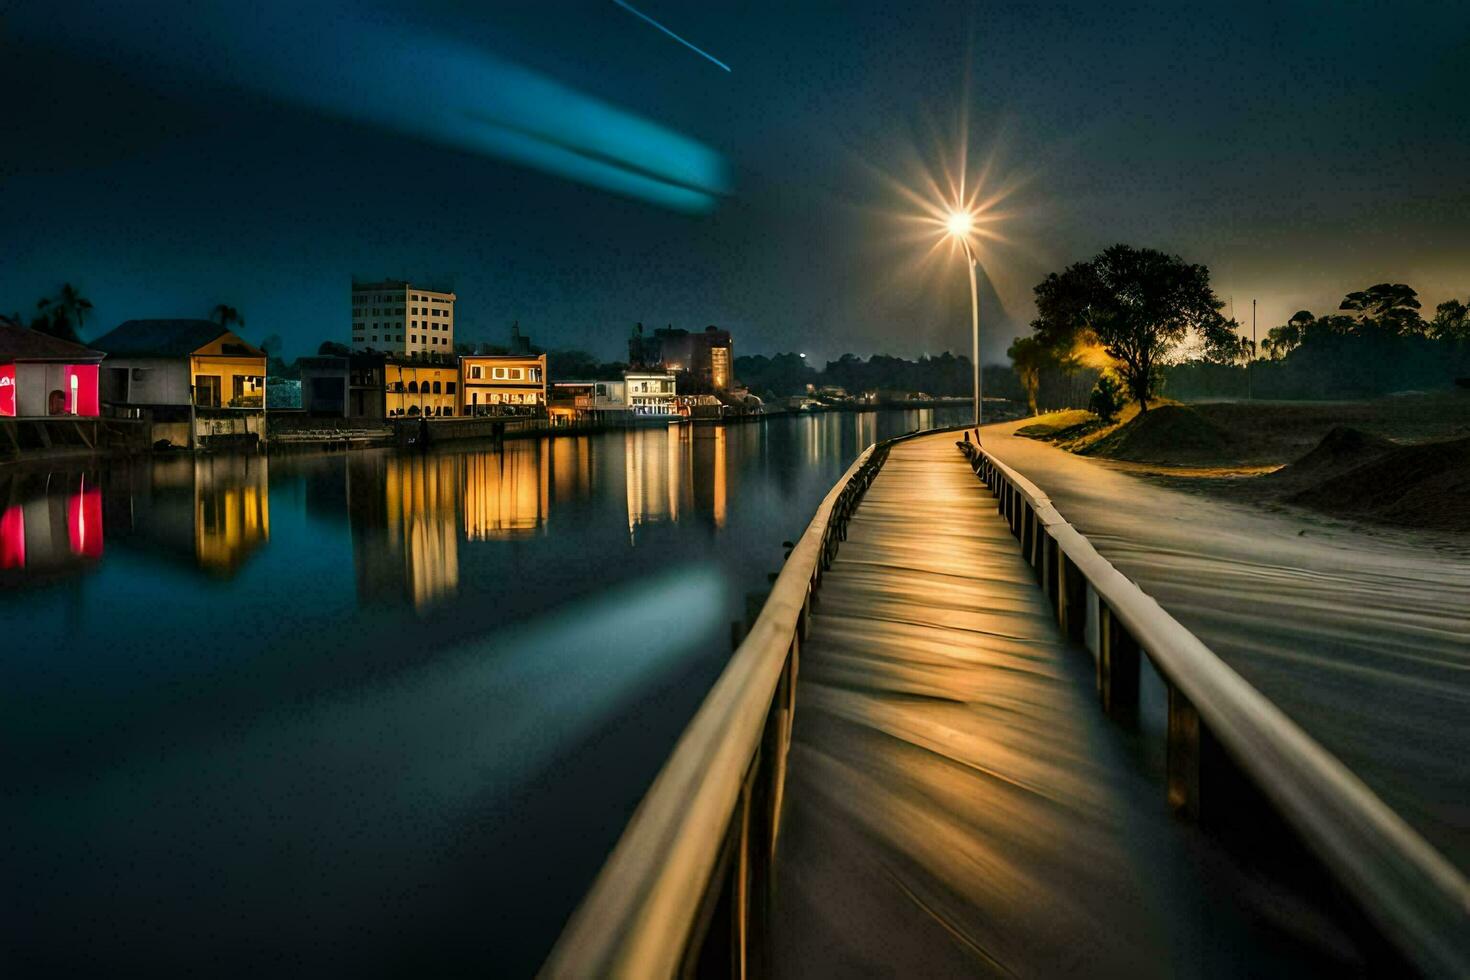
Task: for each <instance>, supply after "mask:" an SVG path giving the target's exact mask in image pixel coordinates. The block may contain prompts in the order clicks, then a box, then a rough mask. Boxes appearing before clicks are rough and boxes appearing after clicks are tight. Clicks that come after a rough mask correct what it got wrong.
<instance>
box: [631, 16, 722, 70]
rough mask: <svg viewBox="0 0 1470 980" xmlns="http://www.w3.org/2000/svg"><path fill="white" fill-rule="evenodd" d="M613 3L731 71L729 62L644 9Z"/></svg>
mask: <svg viewBox="0 0 1470 980" xmlns="http://www.w3.org/2000/svg"><path fill="white" fill-rule="evenodd" d="M613 3H615V4H617V5H618V6H619V7H622V8H623V9H624V10H626V11H627V12H628V13H630V14H632V15H633V16H634V17H637V18H638V19H639V20H641V21H644V22H645V23H648V24H652V25H653V26H654V27H657V28H658V29H659V30H661V31H663V32H664V33H665V34H667V35H668V36H669V37H671V38H673V39H674V40H675V41H678V42H679V43H680V44H682V45H684V47H686V48H688V49H689V50H690V51H693V52H694V53H695V54H697V55H699V56H700V57H701V58H704V59H706V60H708V61H712V62H714V63H715V64H717V65H719V66H720V67H721V68H723V69H725V70H726V71H730V66H729V65H727V64H725V63H724V62H723V61H721V60H720V59H719V58H716V57H715V56H714V55H712V54H710V53H709V52H708V51H705V50H704V49H703V48H699V47H696V46H694V45H693V44H690V43H689V42H688V41H686V40H684V39H683V38H682V37H680V36H679V35H677V34H675V33H674V32H673V31H671V30H669V29H668V28H667V27H665V26H664V25H662V24H660V23H659V22H658V21H656V20H654V19H653V18H652V17H650V16H648V15H647V14H645V13H644V12H643V11H641V10H638V9H637V8H636V7H633V6H631V5H629V4H626V3H624V2H623V0H613Z"/></svg>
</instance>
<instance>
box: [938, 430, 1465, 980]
mask: <svg viewBox="0 0 1470 980" xmlns="http://www.w3.org/2000/svg"><path fill="white" fill-rule="evenodd" d="M977 443H978V439H977V440H976V441H975V442H972V441H971V436H969V435H967V436H966V438H965V439H964V440H963V441H962V442H961V444H960V445H961V449H962V450H963V451H964V452H965V454H966V455H967V456H968V457H969V458H970V461H971V465H972V467H973V469H974V470H975V473H976V475H977V476H978V477H979V478H980V479H981V480H982V481H984V483H985V484H986V486H988V487H989V488H990V490H991V491H992V492H993V493H994V494H995V496H996V498H997V500H998V506H999V510H1000V513H1001V515H1002V516H1003V517H1004V518H1005V519H1006V520H1007V521H1008V522H1009V523H1010V527H1011V530H1012V532H1013V533H1014V534H1015V535H1016V537H1017V538H1018V539H1019V540H1020V545H1021V552H1022V555H1023V556H1024V557H1025V558H1026V560H1027V561H1028V562H1029V563H1030V564H1031V566H1032V567H1033V568H1034V569H1035V570H1036V576H1037V579H1038V581H1039V582H1040V583H1041V585H1042V587H1043V588H1044V589H1045V591H1046V594H1047V596H1048V597H1049V598H1050V599H1051V600H1052V601H1053V603H1054V604H1055V606H1056V610H1057V619H1058V622H1059V623H1060V624H1061V626H1062V628H1063V629H1064V630H1065V631H1066V632H1067V633H1069V634H1070V635H1071V636H1072V637H1073V638H1075V639H1076V640H1077V641H1078V642H1080V643H1082V644H1084V645H1085V646H1086V647H1087V649H1088V650H1089V651H1090V652H1091V653H1092V655H1093V658H1094V661H1095V663H1096V666H1097V681H1098V685H1097V686H1098V692H1099V697H1100V699H1101V702H1102V707H1103V710H1104V711H1107V712H1108V713H1110V714H1113V715H1127V714H1129V713H1132V712H1136V710H1137V707H1138V693H1139V676H1140V668H1141V660H1140V658H1141V657H1147V658H1148V660H1149V662H1151V663H1152V664H1153V666H1154V668H1155V669H1156V670H1157V672H1158V674H1159V676H1160V677H1161V678H1162V680H1163V682H1164V684H1165V686H1166V687H1167V690H1168V727H1167V732H1168V735H1167V738H1168V753H1167V759H1168V761H1167V765H1166V768H1167V785H1168V797H1169V801H1170V802H1171V803H1172V804H1173V805H1174V806H1175V808H1176V809H1178V810H1179V811H1180V812H1182V813H1183V814H1185V815H1186V816H1190V817H1194V818H1206V817H1209V816H1210V815H1211V813H1212V811H1214V812H1218V811H1220V810H1229V809H1231V808H1234V807H1237V806H1240V805H1242V798H1243V797H1244V798H1248V800H1247V802H1246V803H1245V804H1244V805H1246V806H1250V805H1253V804H1254V803H1255V802H1256V801H1260V804H1261V805H1264V806H1266V807H1268V808H1269V809H1270V810H1271V811H1272V812H1273V813H1274V815H1275V816H1277V817H1279V818H1280V819H1282V820H1283V821H1284V822H1285V824H1286V825H1287V827H1288V828H1289V829H1290V831H1292V832H1294V834H1295V836H1296V837H1297V838H1298V839H1299V840H1300V841H1302V842H1304V843H1305V845H1306V846H1307V847H1308V848H1310V850H1311V852H1312V854H1313V856H1314V857H1315V859H1316V861H1317V864H1318V865H1319V866H1320V867H1321V868H1322V869H1323V870H1325V871H1326V873H1327V874H1328V875H1329V876H1330V877H1331V879H1333V880H1335V882H1336V883H1337V885H1338V886H1339V887H1340V888H1341V889H1342V890H1343V891H1344V892H1345V893H1346V894H1347V896H1348V898H1349V899H1350V902H1351V904H1352V905H1353V906H1354V908H1355V909H1356V910H1357V911H1358V912H1360V913H1362V914H1363V915H1364V916H1365V917H1366V919H1367V920H1368V922H1369V924H1370V925H1371V926H1372V928H1373V929H1375V930H1376V931H1377V932H1378V933H1380V934H1381V937H1382V938H1383V939H1384V940H1386V942H1387V944H1388V946H1389V948H1390V950H1391V951H1392V954H1393V956H1394V958H1402V959H1403V960H1405V961H1407V963H1408V964H1411V965H1412V966H1413V967H1415V968H1417V969H1418V970H1420V971H1422V972H1424V973H1425V974H1427V975H1431V976H1446V977H1470V887H1467V883H1466V880H1465V878H1464V876H1463V875H1462V874H1461V873H1460V872H1459V871H1458V870H1457V869H1456V868H1455V867H1454V866H1453V865H1451V864H1450V863H1449V862H1448V861H1446V860H1445V859H1444V857H1442V856H1441V855H1440V854H1439V853H1438V852H1437V851H1436V850H1434V848H1433V847H1431V846H1430V845H1429V843H1428V842H1426V841H1425V840H1424V839H1423V838H1422V837H1421V836H1420V835H1419V834H1418V833H1416V832H1415V831H1414V830H1413V829H1412V828H1411V827H1409V825H1408V824H1406V823H1405V822H1404V821H1403V819H1402V818H1400V817H1399V816H1398V814H1396V813H1394V812H1393V811H1392V810H1391V809H1389V807H1388V806H1387V805H1386V804H1384V802H1383V801H1382V800H1380V799H1379V798H1378V797H1377V796H1376V795H1375V794H1374V793H1373V792H1372V791H1371V790H1370V789H1369V788H1368V787H1367V786H1365V785H1364V784H1363V782H1362V781H1361V780H1359V779H1358V778H1357V777H1356V776H1355V775H1353V773H1352V772H1350V771H1349V770H1348V769H1347V767H1346V766H1344V765H1343V764H1342V763H1341V762H1340V761H1338V760H1337V758H1335V757H1334V756H1333V755H1331V754H1330V753H1328V752H1327V751H1326V750H1325V749H1323V748H1322V747H1321V746H1320V745H1318V744H1317V743H1316V742H1315V741H1313V740H1312V738H1311V737H1310V736H1308V735H1307V734H1306V733H1305V732H1303V731H1302V730H1301V729H1300V728H1299V727H1298V726H1297V725H1296V724H1295V723H1294V722H1293V721H1292V720H1291V719H1290V718H1288V717H1287V716H1286V715H1285V714H1284V713H1283V712H1282V711H1281V710H1280V709H1279V708H1277V707H1276V706H1275V705H1274V704H1273V703H1271V702H1270V701H1269V700H1267V699H1266V697H1265V696H1263V695H1262V694H1261V693H1260V692H1259V691H1257V690H1256V689H1255V688H1254V687H1252V686H1251V685H1250V684H1249V683H1247V682H1246V680H1245V679H1244V678H1242V677H1241V676H1240V675H1239V674H1237V673H1236V672H1235V671H1234V670H1232V669H1231V668H1230V667H1229V666H1227V665H1226V664H1225V662H1224V661H1222V660H1221V659H1220V658H1219V657H1217V656H1216V655H1215V654H1214V653H1213V652H1212V651H1211V650H1210V649H1209V648H1208V647H1206V646H1205V645H1204V643H1202V642H1201V641H1200V640H1199V639H1198V638H1197V637H1195V636H1194V635H1193V634H1192V633H1190V632H1189V631H1188V630H1187V629H1185V628H1184V627H1183V626H1182V625H1180V623H1179V622H1178V621H1177V620H1175V619H1174V617H1172V616H1170V615H1169V614H1168V613H1167V612H1165V611H1164V609H1163V608H1162V607H1160V606H1159V604H1158V603H1157V602H1156V601H1154V600H1153V599H1152V598H1150V597H1149V596H1147V595H1146V594H1144V592H1143V591H1142V590H1141V589H1139V587H1138V586H1137V585H1136V584H1134V583H1133V582H1132V581H1130V580H1129V579H1128V578H1126V577H1125V576H1124V575H1123V574H1122V573H1121V572H1119V571H1118V570H1117V569H1116V568H1114V567H1113V565H1112V563H1111V562H1109V561H1108V560H1107V559H1105V558H1103V557H1102V556H1101V555H1099V554H1098V553H1097V551H1096V550H1095V549H1094V548H1093V547H1092V545H1091V543H1089V542H1088V540H1087V539H1086V538H1085V537H1083V536H1082V535H1081V534H1080V533H1078V531H1077V530H1076V529H1075V528H1074V527H1072V525H1071V524H1069V523H1067V521H1066V519H1065V518H1063V517H1062V516H1061V515H1060V514H1059V513H1057V511H1056V508H1054V507H1053V506H1052V504H1051V501H1050V500H1049V499H1048V498H1047V496H1046V495H1045V494H1043V493H1042V492H1041V491H1040V490H1039V489H1038V488H1037V487H1036V486H1035V485H1034V484H1032V483H1031V482H1030V481H1028V480H1027V479H1026V478H1025V477H1023V476H1021V475H1020V474H1019V473H1017V472H1016V471H1015V470H1013V469H1011V468H1010V467H1008V466H1006V465H1005V464H1004V463H1002V462H1001V461H1000V460H998V459H996V458H995V457H994V456H992V455H991V454H990V453H988V452H985V451H984V450H983V449H981V448H979V447H978V445H977ZM1247 819H1248V818H1247ZM1357 938H1361V937H1357Z"/></svg>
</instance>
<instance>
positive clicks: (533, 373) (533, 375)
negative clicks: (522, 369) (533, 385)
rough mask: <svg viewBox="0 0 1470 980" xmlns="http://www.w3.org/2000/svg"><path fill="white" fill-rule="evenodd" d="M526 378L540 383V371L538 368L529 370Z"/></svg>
mask: <svg viewBox="0 0 1470 980" xmlns="http://www.w3.org/2000/svg"><path fill="white" fill-rule="evenodd" d="M528 376H529V377H530V379H531V380H532V381H540V380H541V369H540V368H538V367H534V368H531V369H530V371H529V372H528Z"/></svg>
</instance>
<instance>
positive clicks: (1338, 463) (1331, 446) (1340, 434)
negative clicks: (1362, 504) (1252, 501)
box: [1267, 425, 1399, 487]
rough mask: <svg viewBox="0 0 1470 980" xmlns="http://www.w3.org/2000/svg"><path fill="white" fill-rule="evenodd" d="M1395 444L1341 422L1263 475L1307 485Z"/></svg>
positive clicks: (1359, 463)
mask: <svg viewBox="0 0 1470 980" xmlns="http://www.w3.org/2000/svg"><path fill="white" fill-rule="evenodd" d="M1398 448H1399V446H1398V443H1396V442H1391V441H1390V440H1388V439H1384V438H1382V437H1380V436H1375V435H1370V434H1369V433H1367V432H1363V431H1362V430H1360V429H1352V428H1349V427H1348V426H1345V425H1338V426H1334V427H1333V428H1332V430H1331V431H1329V432H1328V433H1327V435H1325V436H1323V437H1322V441H1321V442H1319V443H1317V446H1316V448H1314V449H1313V450H1312V451H1311V452H1309V453H1307V454H1306V455H1305V456H1303V457H1302V458H1301V459H1299V460H1297V461H1296V462H1294V463H1289V464H1287V465H1286V466H1283V467H1282V468H1281V469H1279V470H1277V471H1276V472H1275V473H1272V474H1271V475H1270V476H1268V477H1267V479H1268V480H1270V481H1271V482H1273V483H1277V484H1289V485H1291V486H1295V487H1307V486H1310V485H1312V484H1314V483H1320V482H1321V481H1323V480H1325V479H1327V478H1328V477H1333V476H1337V475H1339V474H1341V473H1346V472H1348V471H1349V470H1351V469H1354V468H1356V467H1359V466H1362V465H1364V464H1365V463H1371V462H1373V461H1374V460H1376V459H1381V458H1383V457H1384V456H1387V455H1388V454H1389V453H1391V452H1393V451H1394V450H1396V449H1398Z"/></svg>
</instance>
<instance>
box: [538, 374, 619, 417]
mask: <svg viewBox="0 0 1470 980" xmlns="http://www.w3.org/2000/svg"><path fill="white" fill-rule="evenodd" d="M627 413H628V386H627V383H626V382H624V381H557V382H553V383H552V385H551V388H550V397H549V400H548V401H547V414H549V415H550V416H551V417H552V418H553V419H555V420H556V421H557V423H558V424H568V425H569V424H571V423H573V422H599V423H610V422H614V421H617V420H618V419H620V418H621V417H622V416H624V415H626V414H627Z"/></svg>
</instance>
